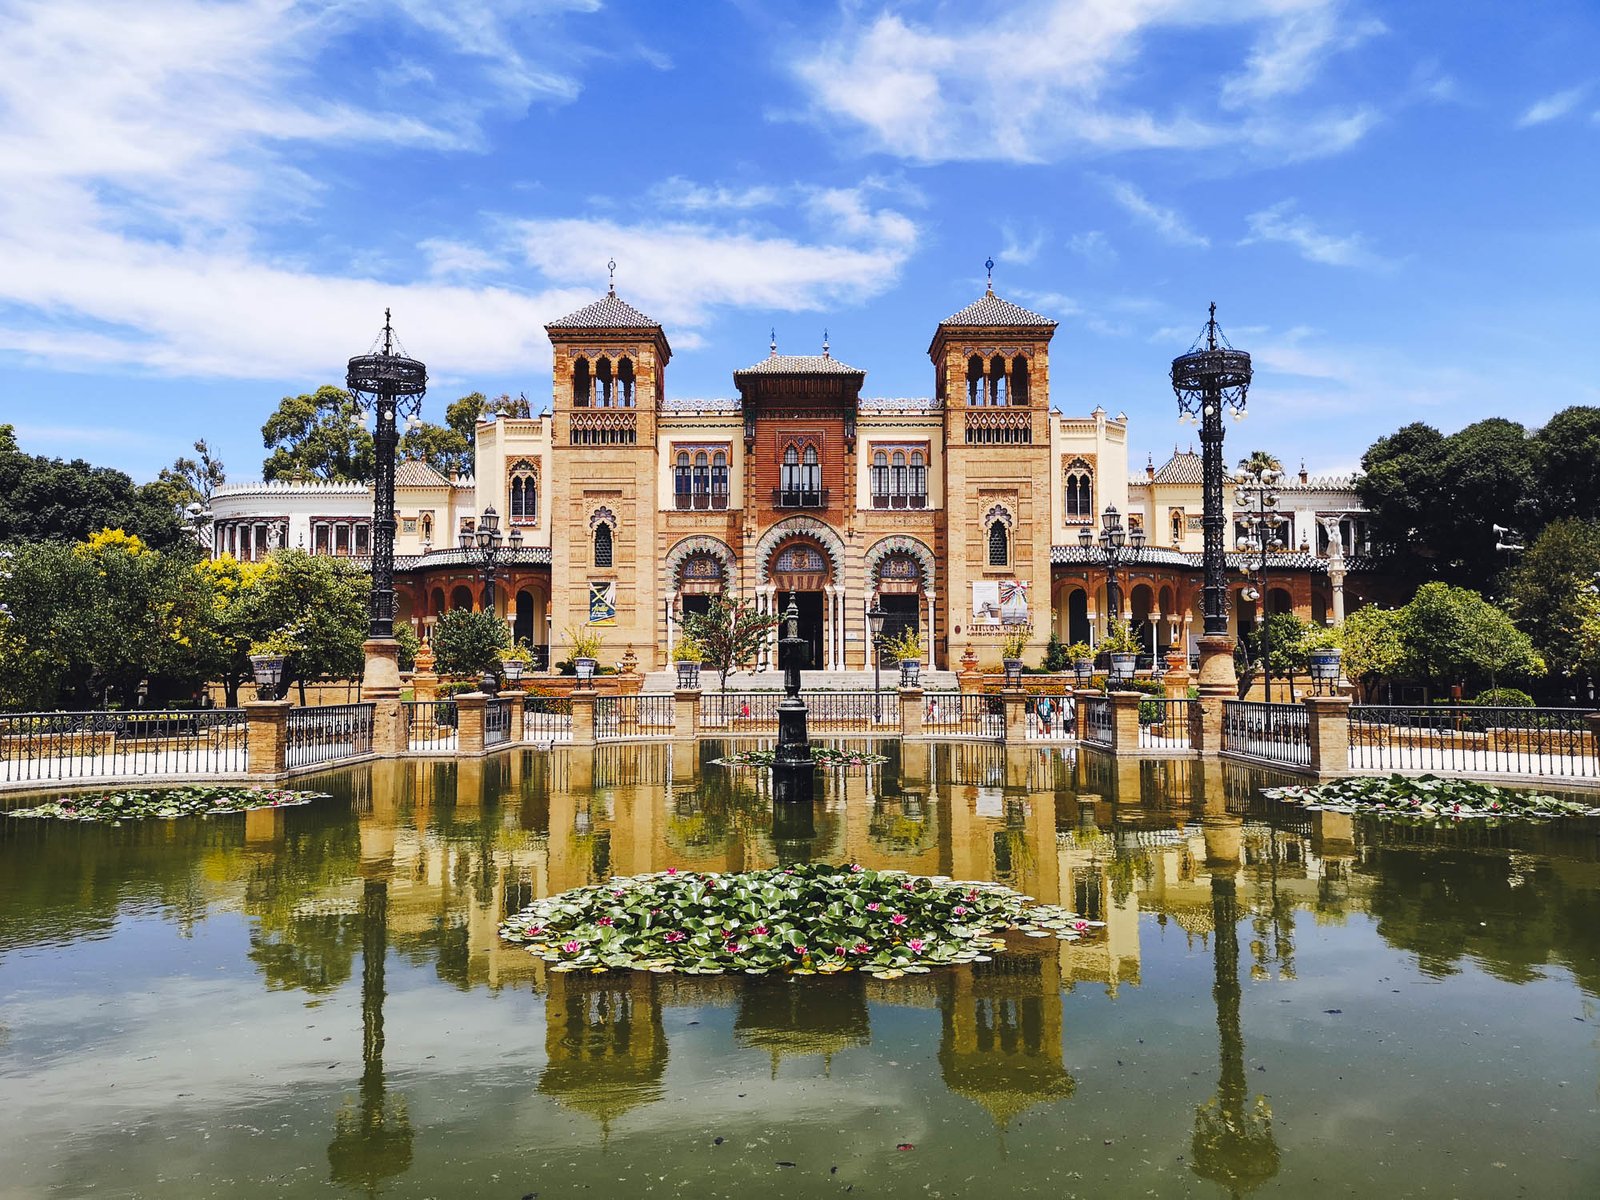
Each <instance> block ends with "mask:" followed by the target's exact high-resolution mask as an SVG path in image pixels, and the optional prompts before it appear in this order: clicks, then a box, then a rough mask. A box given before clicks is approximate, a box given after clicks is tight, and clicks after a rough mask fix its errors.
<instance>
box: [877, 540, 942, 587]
mask: <svg viewBox="0 0 1600 1200" xmlns="http://www.w3.org/2000/svg"><path fill="white" fill-rule="evenodd" d="M907 566H910V567H912V568H914V570H915V572H916V576H914V577H915V578H916V582H917V583H918V584H919V585H920V586H921V587H922V589H923V590H924V591H931V590H932V588H933V579H934V573H933V551H932V550H930V549H928V547H927V546H925V545H923V543H921V542H919V541H918V540H917V539H916V538H913V537H905V536H904V535H899V534H897V535H895V536H894V537H886V538H884V539H883V540H882V541H879V542H875V543H873V546H872V548H871V549H870V550H868V551H867V579H868V581H869V582H871V583H876V582H877V581H878V580H880V579H885V578H896V577H897V576H895V575H893V574H891V573H892V572H895V571H897V570H904V569H905V567H907Z"/></svg>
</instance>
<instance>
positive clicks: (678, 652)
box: [672, 634, 705, 692]
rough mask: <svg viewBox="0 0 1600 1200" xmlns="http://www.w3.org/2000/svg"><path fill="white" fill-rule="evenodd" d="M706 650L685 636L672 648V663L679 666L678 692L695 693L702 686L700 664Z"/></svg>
mask: <svg viewBox="0 0 1600 1200" xmlns="http://www.w3.org/2000/svg"><path fill="white" fill-rule="evenodd" d="M704 656H705V650H704V649H702V648H701V645H700V643H699V642H697V641H695V639H694V638H692V637H690V636H688V635H687V634H685V635H684V636H683V637H681V638H679V639H678V643H677V645H675V646H673V647H672V661H673V662H674V663H676V664H677V666H678V690H679V691H680V692H688V691H693V690H694V689H695V688H698V687H699V686H700V663H701V660H702V659H703V658H704Z"/></svg>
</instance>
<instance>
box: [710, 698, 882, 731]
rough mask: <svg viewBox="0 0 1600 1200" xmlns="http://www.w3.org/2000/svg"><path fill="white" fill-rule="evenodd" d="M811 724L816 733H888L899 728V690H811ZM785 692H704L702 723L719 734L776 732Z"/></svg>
mask: <svg viewBox="0 0 1600 1200" xmlns="http://www.w3.org/2000/svg"><path fill="white" fill-rule="evenodd" d="M800 698H801V699H802V700H804V701H805V704H806V708H807V710H808V711H807V715H806V728H807V729H808V730H809V731H810V732H812V733H889V732H893V731H894V730H898V729H899V728H900V695H899V693H898V692H896V691H893V690H890V689H887V688H886V689H884V690H883V691H877V692H874V691H871V690H867V691H850V692H825V691H806V690H803V691H801V693H800ZM782 702H783V693H782V692H702V693H700V728H701V729H703V730H710V731H715V732H718V733H730V734H742V733H771V732H774V731H775V730H776V729H777V728H778V705H779V704H780V703H782Z"/></svg>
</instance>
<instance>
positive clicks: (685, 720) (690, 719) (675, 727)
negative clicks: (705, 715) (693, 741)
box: [672, 688, 700, 738]
mask: <svg viewBox="0 0 1600 1200" xmlns="http://www.w3.org/2000/svg"><path fill="white" fill-rule="evenodd" d="M672 736H673V737H675V738H697V737H699V736H700V689H699V688H679V689H678V690H677V691H675V692H673V693H672Z"/></svg>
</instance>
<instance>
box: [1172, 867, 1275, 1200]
mask: <svg viewBox="0 0 1600 1200" xmlns="http://www.w3.org/2000/svg"><path fill="white" fill-rule="evenodd" d="M1211 921H1212V930H1213V932H1212V937H1213V939H1214V942H1213V946H1214V948H1215V954H1216V982H1215V984H1214V985H1213V986H1212V990H1211V994H1212V997H1213V998H1214V999H1215V1000H1216V1005H1217V1041H1218V1050H1217V1055H1218V1058H1219V1059H1220V1060H1221V1071H1220V1073H1219V1075H1218V1078H1217V1094H1216V1095H1215V1096H1214V1097H1212V1098H1211V1099H1210V1100H1208V1101H1207V1102H1206V1103H1204V1104H1202V1105H1200V1106H1199V1107H1197V1108H1196V1109H1195V1113H1194V1138H1193V1141H1192V1142H1191V1149H1192V1151H1193V1154H1194V1161H1193V1162H1192V1163H1191V1168H1192V1169H1193V1171H1194V1173H1195V1174H1196V1175H1199V1176H1200V1177H1201V1178H1202V1179H1209V1180H1211V1181H1212V1182H1214V1183H1219V1184H1221V1185H1222V1186H1223V1187H1225V1188H1227V1189H1228V1191H1229V1192H1231V1193H1232V1194H1233V1195H1235V1196H1238V1195H1240V1194H1242V1193H1244V1192H1248V1191H1251V1190H1252V1189H1254V1188H1258V1187H1260V1186H1261V1185H1262V1184H1263V1183H1265V1182H1267V1180H1269V1179H1271V1178H1272V1177H1273V1176H1274V1175H1276V1174H1277V1173H1278V1143H1277V1140H1276V1139H1275V1138H1274V1136H1273V1133H1272V1108H1271V1106H1270V1105H1269V1104H1268V1103H1267V1098H1266V1097H1265V1096H1257V1097H1256V1099H1255V1103H1254V1104H1251V1103H1249V1088H1248V1087H1246V1086H1245V1076H1244V1032H1243V1030H1242V1029H1241V1028H1240V1022H1239V1006H1240V990H1239V928H1238V923H1239V899H1238V891H1237V883H1236V881H1235V880H1234V878H1233V877H1232V876H1231V875H1226V874H1222V873H1220V872H1219V873H1217V874H1213V875H1212V877H1211Z"/></svg>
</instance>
